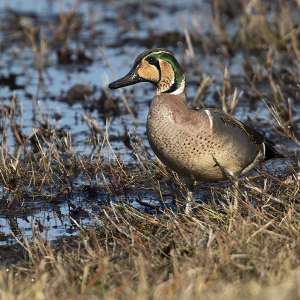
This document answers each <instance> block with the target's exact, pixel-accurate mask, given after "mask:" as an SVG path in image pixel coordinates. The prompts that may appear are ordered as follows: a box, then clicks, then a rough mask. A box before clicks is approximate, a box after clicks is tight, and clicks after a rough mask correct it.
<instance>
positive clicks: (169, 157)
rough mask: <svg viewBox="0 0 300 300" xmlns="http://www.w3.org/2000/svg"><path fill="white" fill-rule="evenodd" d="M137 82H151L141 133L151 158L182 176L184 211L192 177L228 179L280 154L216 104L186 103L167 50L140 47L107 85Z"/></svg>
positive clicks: (179, 74)
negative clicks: (125, 68)
mask: <svg viewBox="0 0 300 300" xmlns="http://www.w3.org/2000/svg"><path fill="white" fill-rule="evenodd" d="M140 82H150V83H152V84H154V85H156V93H155V96H154V98H153V99H152V101H151V104H150V108H149V113H148V117H147V124H146V129H147V137H148V140H149V144H150V147H151V148H152V150H153V152H154V154H155V155H156V156H157V158H158V159H159V160H160V161H161V162H162V163H163V164H164V165H165V166H167V167H168V168H170V169H171V170H173V171H174V172H176V173H177V174H178V175H180V176H181V177H182V178H183V179H184V181H185V183H186V202H187V204H186V208H185V213H186V214H190V213H191V203H192V199H193V194H194V183H195V182H196V181H201V182H219V181H225V180H228V179H229V180H231V181H233V180H236V179H238V178H239V177H241V176H244V175H245V174H246V173H247V172H249V171H250V170H252V169H253V168H254V167H255V166H257V165H258V164H260V163H263V162H265V161H268V160H270V159H275V158H284V157H285V156H284V155H282V154H281V153H279V152H278V151H277V150H276V149H275V143H274V142H273V141H271V140H269V139H267V138H266V137H265V136H264V135H262V134H261V133H259V132H258V131H256V130H255V129H253V128H251V127H250V126H248V125H246V124H244V123H242V122H240V121H238V120H237V119H235V118H234V117H232V116H231V115H230V114H228V113H226V112H224V111H222V110H219V109H216V108H208V109H192V108H190V107H189V106H188V105H187V103H186V79H185V74H184V72H183V70H182V68H181V66H180V64H179V63H178V61H177V59H176V57H175V55H174V54H173V53H172V52H171V51H169V50H166V49H163V48H154V49H149V50H146V51H144V52H143V53H141V54H140V55H138V56H137V58H136V60H135V62H134V64H133V67H132V69H131V70H130V71H129V73H128V74H127V75H126V76H124V77H122V78H121V79H118V80H116V81H114V82H112V83H110V84H109V85H108V87H109V88H110V89H119V88H122V87H126V86H130V85H133V84H137V83H140Z"/></svg>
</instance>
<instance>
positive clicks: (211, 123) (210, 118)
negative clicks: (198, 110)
mask: <svg viewBox="0 0 300 300" xmlns="http://www.w3.org/2000/svg"><path fill="white" fill-rule="evenodd" d="M205 112H206V114H207V115H208V118H209V123H210V129H212V127H213V119H212V116H211V113H210V111H209V110H207V109H206V110H205Z"/></svg>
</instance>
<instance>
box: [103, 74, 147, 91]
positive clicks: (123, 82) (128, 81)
mask: <svg viewBox="0 0 300 300" xmlns="http://www.w3.org/2000/svg"><path fill="white" fill-rule="evenodd" d="M141 81H142V80H141V78H140V77H139V76H138V75H137V74H136V72H129V73H128V74H127V75H126V76H125V77H123V78H121V79H118V80H116V81H114V82H112V83H110V84H109V85H108V87H109V88H110V89H112V90H115V89H119V88H121V87H124V86H129V85H133V84H136V83H139V82H141Z"/></svg>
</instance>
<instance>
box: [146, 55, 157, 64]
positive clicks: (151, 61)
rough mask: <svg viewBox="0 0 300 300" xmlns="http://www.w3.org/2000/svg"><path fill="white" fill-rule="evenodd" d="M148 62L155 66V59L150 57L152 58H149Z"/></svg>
mask: <svg viewBox="0 0 300 300" xmlns="http://www.w3.org/2000/svg"><path fill="white" fill-rule="evenodd" d="M147 61H148V63H150V64H153V63H154V62H155V61H156V59H155V58H154V57H151V56H150V57H148V59H147Z"/></svg>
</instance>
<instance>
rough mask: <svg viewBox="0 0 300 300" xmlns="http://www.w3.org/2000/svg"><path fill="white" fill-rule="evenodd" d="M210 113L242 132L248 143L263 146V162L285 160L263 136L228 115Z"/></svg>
mask: <svg viewBox="0 0 300 300" xmlns="http://www.w3.org/2000/svg"><path fill="white" fill-rule="evenodd" d="M209 111H210V113H211V114H212V116H213V117H214V118H219V119H220V120H221V121H222V122H223V123H224V124H226V125H229V126H233V127H235V128H239V129H240V130H242V131H244V132H245V133H246V134H247V136H248V138H249V141H250V142H254V143H255V144H257V145H263V146H264V157H265V159H264V161H266V160H269V159H272V158H285V156H284V155H282V154H281V153H279V152H278V151H277V150H276V149H275V148H274V146H275V143H274V142H273V141H271V140H269V139H267V138H266V137H265V136H264V135H263V134H261V133H260V132H258V131H256V130H255V129H253V128H252V127H250V126H248V125H246V124H244V123H242V122H240V121H238V120H237V119H235V118H234V117H233V116H231V115H230V114H228V113H226V112H224V111H222V110H219V109H215V108H211V109H209Z"/></svg>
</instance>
